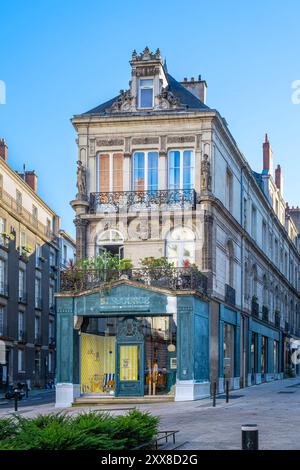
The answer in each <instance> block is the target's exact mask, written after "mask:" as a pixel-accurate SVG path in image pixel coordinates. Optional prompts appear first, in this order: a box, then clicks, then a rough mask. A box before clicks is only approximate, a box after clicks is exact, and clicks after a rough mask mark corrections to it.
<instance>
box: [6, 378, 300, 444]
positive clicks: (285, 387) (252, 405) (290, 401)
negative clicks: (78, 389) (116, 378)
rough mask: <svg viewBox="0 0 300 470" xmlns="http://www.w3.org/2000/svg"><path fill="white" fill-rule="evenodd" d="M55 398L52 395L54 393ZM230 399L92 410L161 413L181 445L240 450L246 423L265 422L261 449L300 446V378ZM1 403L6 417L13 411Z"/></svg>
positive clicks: (45, 408) (32, 409)
mask: <svg viewBox="0 0 300 470" xmlns="http://www.w3.org/2000/svg"><path fill="white" fill-rule="evenodd" d="M49 396H51V395H49ZM230 397H231V398H230V402H229V403H228V404H226V402H225V399H224V398H218V399H217V406H216V408H213V407H212V401H211V400H208V399H206V400H200V401H194V402H176V403H172V402H169V403H159V404H157V403H156V404H151V405H148V404H147V405H135V406H134V405H128V406H126V405H111V406H110V405H106V406H94V407H92V408H90V409H93V410H105V411H109V412H112V413H114V414H122V413H125V412H126V411H128V409H131V408H134V407H136V408H138V409H141V410H148V411H150V412H151V413H154V414H155V415H158V416H160V417H161V424H160V429H162V430H179V431H180V433H179V435H178V437H177V440H178V442H181V443H182V444H183V445H181V447H180V449H192V450H198V449H215V450H223V449H224V450H226V449H240V441H241V425H243V424H249V423H250V424H253V423H255V424H257V425H258V426H259V438H260V449H270V450H275V449H280V450H283V449H290V450H292V449H300V379H299V378H295V379H286V380H280V381H276V382H270V383H267V384H262V385H257V386H253V387H249V388H246V389H241V390H237V391H235V392H232V393H231V396H230ZM12 408H13V407H11V409H8V408H7V407H5V408H4V407H3V406H1V407H0V415H1V416H3V415H7V414H9V413H12V412H13V409H12ZM88 409H89V408H88V407H77V408H71V409H70V408H69V409H66V410H65V411H66V412H67V413H72V414H73V413H78V412H82V411H87V410H88ZM54 411H59V410H58V409H55V408H54V404H53V403H49V404H42V405H34V404H33V405H32V406H30V404H29V403H28V404H27V405H26V406H22V403H20V413H21V414H22V415H23V416H34V415H36V414H39V413H50V412H54Z"/></svg>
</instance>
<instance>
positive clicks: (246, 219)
mask: <svg viewBox="0 0 300 470" xmlns="http://www.w3.org/2000/svg"><path fill="white" fill-rule="evenodd" d="M244 229H245V230H247V229H248V201H247V198H245V197H244Z"/></svg>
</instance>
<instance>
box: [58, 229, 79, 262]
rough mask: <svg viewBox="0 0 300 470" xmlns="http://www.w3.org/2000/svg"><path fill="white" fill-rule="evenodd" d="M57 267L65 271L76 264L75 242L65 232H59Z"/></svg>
mask: <svg viewBox="0 0 300 470" xmlns="http://www.w3.org/2000/svg"><path fill="white" fill-rule="evenodd" d="M58 239H59V266H60V269H61V270H63V269H66V268H67V267H68V266H70V265H71V266H72V265H73V264H75V263H76V243H75V240H73V238H72V237H71V235H69V234H68V233H67V232H66V231H65V230H60V231H59V238H58Z"/></svg>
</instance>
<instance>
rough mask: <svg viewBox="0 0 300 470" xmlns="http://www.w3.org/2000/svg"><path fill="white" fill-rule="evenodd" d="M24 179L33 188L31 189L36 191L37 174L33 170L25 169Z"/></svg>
mask: <svg viewBox="0 0 300 470" xmlns="http://www.w3.org/2000/svg"><path fill="white" fill-rule="evenodd" d="M25 181H26V183H27V184H28V185H29V186H30V187H31V189H33V191H34V192H35V193H36V192H37V175H36V174H35V171H34V170H33V171H25Z"/></svg>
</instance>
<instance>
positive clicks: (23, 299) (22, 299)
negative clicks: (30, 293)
mask: <svg viewBox="0 0 300 470" xmlns="http://www.w3.org/2000/svg"><path fill="white" fill-rule="evenodd" d="M19 302H20V303H21V304H26V303H27V293H26V292H20V293H19Z"/></svg>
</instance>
